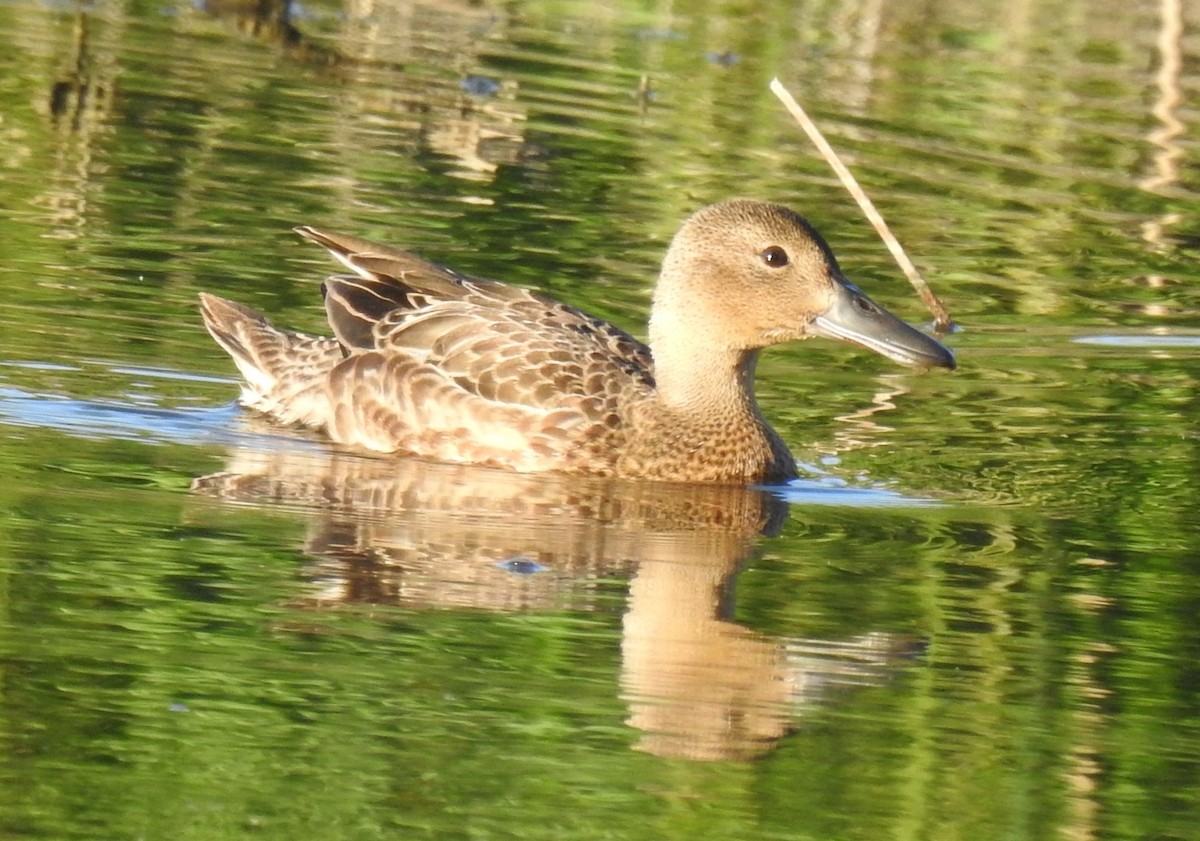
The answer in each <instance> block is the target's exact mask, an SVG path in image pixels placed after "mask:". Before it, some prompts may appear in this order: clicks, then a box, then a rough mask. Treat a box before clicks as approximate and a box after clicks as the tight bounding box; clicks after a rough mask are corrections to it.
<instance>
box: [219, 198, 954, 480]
mask: <svg viewBox="0 0 1200 841" xmlns="http://www.w3.org/2000/svg"><path fill="white" fill-rule="evenodd" d="M296 230H297V232H298V233H300V234H301V235H302V236H304V237H305V238H307V239H310V240H312V241H314V242H316V243H318V244H320V245H322V246H324V247H325V248H326V249H328V250H329V251H330V253H331V254H333V256H334V257H335V258H336V259H337V260H338V261H339V262H341V263H342V264H343V265H344V266H346V267H347V268H348V269H349V270H350V272H351V273H348V274H338V275H334V276H333V277H330V278H329V279H328V280H326V282H325V284H324V286H323V287H322V291H323V293H324V300H325V310H326V315H327V317H328V319H329V324H330V327H331V328H332V332H333V336H332V337H328V338H324V337H312V336H307V335H304V334H301V333H296V332H291V331H286V330H280V329H278V328H276V327H274V326H273V325H272V324H271V323H270V322H269V321H268V320H267V319H266V318H265V317H264V316H262V315H261V314H259V313H257V312H255V311H254V310H252V309H250V308H248V307H245V306H242V305H241V304H236V303H234V302H232V301H227V300H225V299H222V298H218V297H216V296H214V295H209V294H202V295H201V310H202V313H203V316H204V322H205V326H206V327H207V328H208V330H209V332H210V333H211V334H212V336H213V337H214V338H215V339H216V341H217V342H218V343H219V344H220V345H221V346H222V347H223V348H224V349H225V350H226V351H227V352H228V353H229V354H230V355H231V356H232V357H233V359H234V361H235V363H236V364H237V366H238V368H239V370H240V371H241V373H242V375H243V377H244V379H245V386H244V387H243V391H242V402H243V403H244V404H245V405H247V406H249V407H251V408H253V409H256V410H258V411H261V412H264V413H266V414H268V415H270V416H272V417H273V418H275V419H276V420H278V421H279V422H281V423H285V424H301V425H303V426H306V427H310V428H313V429H316V430H320V431H323V432H324V433H325V434H327V435H328V436H329V438H331V439H332V440H333V441H335V442H337V443H339V444H343V445H346V446H347V447H351V448H355V449H362V450H368V451H375V452H385V453H405V454H411V455H416V456H421V457H427V458H432V459H437V460H440V461H448V462H467V463H479V464H489V465H495V466H500V467H506V468H510V469H514V470H518V471H522V472H540V471H558V472H567V473H586V474H595V475H601V476H618V477H625V478H639V479H653V480H662V481H673V482H720V483H751V482H777V481H784V480H787V479H789V478H792V477H794V476H795V475H796V466H795V462H794V460H793V458H792V456H791V454H790V452H789V451H788V448H787V446H786V445H785V444H784V443H783V441H782V440H781V439H780V437H779V436H778V435H777V434H776V433H775V431H774V430H773V429H772V428H771V427H770V425H769V424H768V423H767V422H766V420H765V419H764V418H763V416H762V414H761V412H760V411H759V409H758V404H757V402H756V401H755V399H754V391H753V386H754V382H753V381H754V365H755V362H756V360H757V355H758V352H759V350H760V349H762V348H763V347H767V346H769V345H772V344H777V343H779V342H782V341H788V340H791V339H799V338H805V337H807V336H809V335H834V336H835V337H836V338H841V339H847V340H849V341H856V342H858V343H860V344H865V345H867V346H868V347H872V349H875V350H877V351H879V352H881V353H885V354H886V355H889V356H893V357H894V358H897V359H898V360H899V361H901V362H905V363H907V364H915V365H931V366H940V367H953V357H952V356H951V355H950V353H949V351H947V350H946V349H945V348H943V347H942V346H941V345H940V344H939V343H937V342H936V341H934V340H933V339H931V338H929V337H927V336H925V335H924V334H922V333H920V332H919V331H917V330H915V329H914V328H912V327H909V326H908V325H906V324H904V323H903V322H901V321H899V320H898V319H896V318H895V317H894V316H891V315H890V314H888V313H886V311H883V310H881V309H879V308H878V307H877V306H876V305H874V304H873V303H871V302H870V301H869V299H866V298H865V296H863V295H862V293H861V292H859V291H858V290H857V288H856V287H853V286H852V285H850V284H848V283H847V282H846V281H845V279H844V278H843V277H842V276H841V273H840V270H839V269H838V267H837V263H836V260H835V259H834V258H833V254H832V252H831V251H830V250H829V247H828V246H827V245H825V243H824V241H823V240H822V239H821V238H820V235H819V234H817V233H816V231H815V230H813V229H812V228H811V226H809V225H808V223H807V222H805V221H804V220H803V219H801V218H800V217H799V216H796V215H795V214H794V213H792V212H791V211H789V210H787V209H786V208H783V207H781V206H778V205H768V204H763V203H760V202H752V201H747V200H738V201H732V202H726V203H723V204H719V205H713V206H711V207H709V208H705V209H703V210H701V211H699V212H698V213H696V214H695V215H694V216H692V217H691V218H690V219H689V220H688V221H687V222H686V223H685V224H684V226H683V228H682V229H681V230H680V232H679V233H678V234H677V235H676V237H675V239H674V240H673V242H672V245H671V248H670V249H669V250H668V253H667V257H666V259H665V261H664V265H663V271H662V274H661V275H660V278H659V282H658V285H657V286H656V289H655V298H654V305H653V307H652V311H651V323H650V342H649V345H647V344H643V343H642V342H640V341H638V340H637V339H635V338H633V337H632V336H630V335H629V334H627V333H625V332H624V331H622V330H620V329H618V328H617V327H615V326H613V325H611V324H609V323H607V322H605V321H602V320H601V319H598V318H594V317H592V316H590V315H588V314H586V313H584V312H582V311H580V310H578V309H576V308H574V307H571V306H568V305H565V304H562V303H559V302H558V301H555V300H554V299H552V298H549V297H547V296H545V295H542V294H540V293H537V292H533V291H530V290H526V289H522V288H519V287H514V286H509V285H506V284H503V283H499V282H497V281H492V280H483V279H479V278H473V277H467V276H465V275H461V274H459V273H457V272H454V271H452V270H451V269H448V268H445V267H443V266H439V265H437V264H435V263H430V262H427V261H425V260H422V259H420V258H418V257H415V256H413V255H410V254H408V253H406V252H404V251H399V250H396V249H392V248H389V247H387V246H383V245H379V244H376V243H373V242H369V241H367V240H361V239H358V238H355V237H349V236H342V235H337V234H329V233H323V232H321V231H317V230H315V229H313V228H308V227H301V228H297V229H296ZM839 302H840V305H841V307H842V310H844V311H845V312H846V313H848V314H847V315H846V316H845V317H840V316H838V315H837V309H838V306H839ZM831 313H832V315H831ZM865 316H872V317H875V319H874V320H875V321H876V322H878V323H877V324H874V323H872V324H866V325H865V326H864V325H863V324H860V323H857V322H855V321H854V319H855V318H858V319H859V321H861V320H862V318H863V317H865ZM867 320H868V321H871V319H870V318H868V319H867ZM826 321H829V322H830V323H829V324H826V323H824V322H826ZM841 321H849V322H851V323H849V324H848V325H846V324H841V323H834V322H841ZM831 325H832V326H831ZM864 331H866V332H864ZM876 334H879V335H876Z"/></svg>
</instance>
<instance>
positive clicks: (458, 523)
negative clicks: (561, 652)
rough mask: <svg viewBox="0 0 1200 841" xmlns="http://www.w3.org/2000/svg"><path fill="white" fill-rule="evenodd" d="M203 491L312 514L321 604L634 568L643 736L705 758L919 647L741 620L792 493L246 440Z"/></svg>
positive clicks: (463, 599) (516, 592) (879, 673)
mask: <svg viewBox="0 0 1200 841" xmlns="http://www.w3.org/2000/svg"><path fill="white" fill-rule="evenodd" d="M194 487H195V489H196V490H198V491H200V492H202V493H205V494H208V495H211V496H215V497H218V498H221V499H224V500H227V501H232V502H237V503H247V504H254V505H269V506H283V507H290V508H295V509H297V510H300V511H304V512H307V514H308V517H309V530H308V535H307V537H306V540H305V552H306V554H308V555H309V556H310V557H311V558H312V559H313V563H312V567H311V569H310V576H311V578H312V580H313V583H314V587H313V593H312V595H311V596H310V597H309V604H310V605H311V606H313V607H319V606H323V605H336V604H343V603H382V604H394V605H403V606H405V607H409V608H423V609H444V608H455V609H462V608H470V609H480V610H497V611H533V610H550V609H562V608H565V607H572V608H576V609H577V608H579V607H580V606H585V607H586V606H587V605H588V604H589V603H595V601H596V600H597V598H598V595H599V593H600V591H601V588H602V586H603V582H604V581H605V580H611V579H612V578H614V577H630V578H631V579H632V580H631V583H630V585H629V599H628V607H627V610H626V614H625V617H624V624H623V634H622V670H621V688H622V693H623V698H624V699H625V701H626V703H627V705H628V708H629V717H628V723H629V724H630V725H632V726H633V727H635V728H637V729H638V730H639V731H641V732H642V734H643V735H642V737H641V739H640V740H639V742H638V744H637V747H638V748H639V749H640V750H645V751H647V752H650V753H654V754H658V755H663V756H675V757H687V758H692V759H710V760H711V759H730V758H747V757H751V756H754V755H757V754H760V753H762V752H764V751H767V750H769V749H770V748H771V747H772V745H773V744H775V742H776V741H777V740H778V739H780V738H781V737H782V736H783V735H785V733H786V732H787V731H788V729H789V728H790V727H791V726H792V724H793V723H794V721H795V719H796V718H797V716H798V715H799V714H800V713H801V711H802V709H803V708H804V707H805V706H806V705H809V704H811V703H813V702H814V701H817V700H818V699H820V698H823V697H827V695H828V690H829V689H830V688H832V687H835V686H839V685H843V686H844V685H854V684H872V683H878V682H881V681H883V680H885V679H886V677H887V675H888V673H889V672H890V671H891V670H892V668H893V667H894V666H895V665H896V664H897V663H898V662H900V661H901V660H902V658H903V657H904V656H906V654H908V653H910V650H911V648H912V646H911V645H910V644H908V643H906V642H905V641H903V640H897V639H895V638H893V637H890V636H887V635H883V634H868V635H865V636H862V637H860V638H856V639H850V640H845V641H824V640H804V639H789V638H776V637H770V636H767V635H764V634H760V633H758V632H756V631H753V630H751V629H749V628H746V627H744V626H742V625H739V624H737V623H736V622H734V621H733V588H734V582H735V579H736V577H737V573H738V571H739V570H740V569H741V567H742V566H743V564H744V563H745V562H746V560H747V559H748V558H749V556H750V555H751V553H752V551H753V549H754V546H755V544H756V542H757V540H758V539H759V537H760V536H762V535H773V534H775V533H777V532H778V530H779V528H780V527H781V526H782V524H783V522H784V521H785V519H786V517H787V513H788V512H787V504H786V503H784V502H783V501H782V500H780V499H778V498H776V497H774V496H773V495H771V494H770V493H767V492H763V491H760V490H754V489H746V488H742V487H731V486H726V487H711V486H691V485H669V484H662V483H635V482H618V481H612V480H599V479H588V478H580V477H560V476H553V475H537V476H526V475H520V474H514V473H510V472H507V471H499V470H491V469H487V468H480V467H476V466H469V465H446V464H437V463H431V462H422V461H419V460H416V459H377V458H370V457H364V456H360V455H356V454H348V453H339V452H331V451H329V450H326V449H323V448H317V447H314V448H313V449H311V450H309V451H303V450H298V449H295V448H289V449H284V450H275V451H271V450H264V449H238V450H235V452H234V453H233V455H232V456H231V458H230V460H229V462H228V464H227V466H226V469H225V470H224V471H222V472H220V473H216V474H213V475H210V476H205V477H202V478H200V479H197V480H196V482H195V484H194Z"/></svg>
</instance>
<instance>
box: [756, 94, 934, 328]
mask: <svg viewBox="0 0 1200 841" xmlns="http://www.w3.org/2000/svg"><path fill="white" fill-rule="evenodd" d="M771 93H773V94H775V95H776V96H777V97H779V101H780V102H782V103H783V104H784V107H785V108H787V110H788V112H789V113H791V115H792V116H793V117H795V118H796V122H797V123H799V124H800V128H802V129H804V133H805V134H807V135H808V139H809V140H811V141H812V142H813V145H814V146H816V147H817V151H819V152H820V153H821V157H823V158H824V159H825V162H826V163H828V164H829V165H830V166H831V167H833V171H834V172H835V173H837V177H838V179H839V180H840V181H841V182H842V186H844V187H845V188H846V189H847V190H848V191H849V193H850V195H852V196H853V197H854V200H855V201H856V202H858V206H859V207H860V208H862V212H863V213H864V214H865V215H866V217H867V219H868V220H869V221H870V222H871V224H872V225H874V226H875V231H876V232H877V233H878V234H879V238H880V239H882V240H883V243H884V245H886V246H887V248H888V251H890V252H892V257H894V258H895V260H896V263H897V264H898V265H899V266H900V270H901V271H903V272H904V274H905V276H906V277H907V278H908V282H909V283H911V284H912V285H913V288H915V289H916V290H917V294H918V295H920V296H921V300H922V301H923V302H924V304H925V308H926V309H928V310H929V312H930V313H931V314H932V315H933V326H934V329H935V330H937V331H938V332H939V333H942V332H945V331H947V330H950V329H951V328H952V327H954V322H953V321H951V320H950V316H949V314H948V313H947V312H946V309H945V307H943V306H942V302H941V301H939V300H938V297H937V295H935V294H933V290H932V289H930V288H929V284H928V283H926V282H925V278H923V277H921V273H920V272H918V271H917V267H916V266H914V265H913V262H912V260H910V259H908V255H907V254H906V253H905V252H904V248H903V247H902V246H901V245H900V241H899V240H898V239H896V237H895V235H894V234H892V232H891V230H890V229H889V228H888V225H887V222H885V221H883V216H882V215H880V213H879V211H878V210H876V209H875V205H874V203H873V202H872V201H871V199H870V198H869V197H868V196H867V194H866V193H865V192H863V188H862V187H860V186H859V185H858V181H857V180H856V179H855V177H854V175H853V173H851V172H850V170H849V169H848V168H847V167H846V165H845V164H844V163H842V159H841V158H839V157H838V155H837V152H835V151H833V147H832V146H830V145H829V142H828V141H827V140H826V139H825V136H824V135H823V134H821V130H820V129H819V128H817V124H816V123H814V122H813V121H812V120H811V119H809V117H808V114H806V113H804V109H803V108H801V107H800V104H799V103H798V102H796V100H795V99H794V98H793V97H792V95H791V94H790V93H788V90H787V88H785V87H784V86H783V85H782V84H781V83H780V81H779V80H778V79H772V80H771Z"/></svg>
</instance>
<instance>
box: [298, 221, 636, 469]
mask: <svg viewBox="0 0 1200 841" xmlns="http://www.w3.org/2000/svg"><path fill="white" fill-rule="evenodd" d="M297 230H298V231H299V232H300V233H301V234H302V235H303V236H305V237H306V238H308V239H311V240H313V241H314V242H317V243H319V244H321V245H323V246H324V247H326V248H327V249H328V250H329V251H330V252H331V253H332V254H333V255H334V257H335V258H337V259H338V261H339V262H341V263H342V264H343V265H345V266H347V267H348V268H350V269H351V270H352V271H353V272H354V274H347V275H335V276H333V277H331V278H329V279H328V280H327V281H326V282H325V285H324V287H323V290H324V295H325V309H326V313H327V315H328V317H329V322H330V324H331V325H332V327H333V330H334V334H335V336H336V337H337V340H338V341H339V342H340V343H341V345H342V347H343V348H344V350H345V353H346V355H347V358H346V360H345V362H344V363H342V364H340V365H339V366H337V368H336V369H335V370H334V371H333V372H332V373H331V376H330V396H331V402H332V404H333V405H335V406H338V407H342V408H341V409H340V410H339V412H340V415H341V418H340V428H339V427H338V426H336V425H333V424H331V425H330V427H329V428H330V432H331V434H333V435H334V436H335V437H337V438H339V439H340V440H347V442H349V443H359V444H362V445H365V446H369V447H372V448H374V449H406V450H409V451H412V452H417V453H421V454H425V455H431V456H435V457H438V458H443V459H449V460H455V461H491V462H496V463H504V464H506V465H508V466H517V467H521V466H523V464H514V463H513V459H514V458H516V457H517V456H516V455H504V454H503V453H502V452H501V451H502V450H507V451H511V452H512V453H514V454H515V453H518V452H520V453H523V455H521V456H520V459H523V460H525V459H528V458H530V457H531V456H529V453H531V452H536V451H538V450H544V451H545V452H544V455H545V458H546V459H547V461H554V460H558V461H560V462H561V461H564V460H566V459H569V458H571V457H572V455H571V453H572V450H573V449H578V450H580V452H579V454H578V455H579V457H580V458H586V459H587V460H589V461H590V462H597V461H598V460H599V461H602V460H603V459H604V458H605V457H606V456H605V453H604V448H605V447H611V446H612V445H613V444H614V440H613V438H614V436H619V435H620V434H621V433H622V426H623V407H624V406H626V405H628V404H629V403H630V402H631V401H635V400H638V399H640V398H643V397H645V396H646V395H648V394H649V393H650V392H652V390H653V388H654V380H653V362H652V357H651V355H650V351H649V349H648V348H647V347H646V346H645V345H644V344H642V343H641V342H639V341H637V340H636V339H634V338H633V337H632V336H630V335H629V334H627V333H625V332H624V331H622V330H620V329H618V328H616V327H614V326H613V325H611V324H609V323H607V322H605V321H603V320H601V319H598V318H595V317H592V316H590V315H588V314H586V313H584V312H582V311H580V310H578V309H576V308H574V307H569V306H566V305H564V304H562V303H559V302H558V301H555V300H553V299H551V298H549V297H547V296H544V295H541V294H539V293H536V292H531V291H529V290H526V289H521V288H519V287H514V286H509V285H507V284H503V283H499V282H497V281H492V280H485V279H481V278H473V277H468V276H466V275H462V274H459V273H458V272H455V271H453V270H451V269H448V268H446V267H444V266H440V265H437V264H435V263H430V262H428V261H425V260H422V259H420V258H418V257H415V256H413V255H411V254H408V253H406V252H403V251H398V250H395V249H391V248H388V247H386V246H382V245H379V244H376V243H372V242H369V241H367V240H361V239H358V238H355V237H345V236H341V235H333V234H326V233H323V232H319V231H316V230H314V229H312V228H300V229H297ZM560 466H561V465H560ZM526 467H527V469H547V468H546V467H545V466H544V465H538V466H526ZM593 467H594V465H593ZM589 469H592V468H589Z"/></svg>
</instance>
